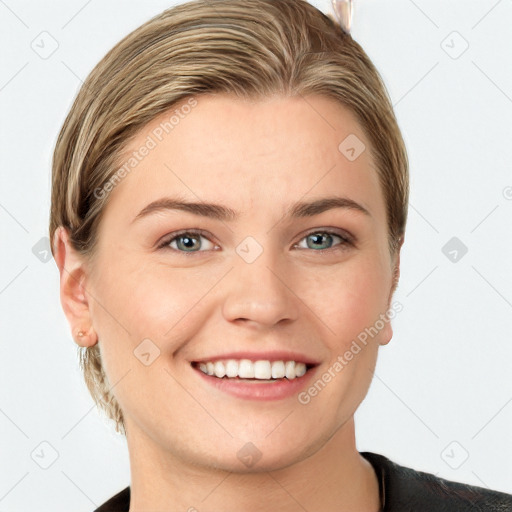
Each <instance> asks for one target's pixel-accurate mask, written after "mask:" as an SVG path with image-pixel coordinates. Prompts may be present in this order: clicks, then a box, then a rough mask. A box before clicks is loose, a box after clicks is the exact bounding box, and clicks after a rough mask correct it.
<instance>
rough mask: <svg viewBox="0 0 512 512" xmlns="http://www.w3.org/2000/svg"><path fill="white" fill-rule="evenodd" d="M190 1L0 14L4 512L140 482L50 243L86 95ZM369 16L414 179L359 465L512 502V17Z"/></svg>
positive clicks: (433, 2) (361, 18)
mask: <svg viewBox="0 0 512 512" xmlns="http://www.w3.org/2000/svg"><path fill="white" fill-rule="evenodd" d="M174 3H176V2H164V1H154V0H153V1H148V2H135V1H129V2H128V1H122V2H121V1H120V0H116V1H112V0H111V1H106V2H99V1H98V0H89V1H82V0H72V1H70V0H67V1H54V2H51V3H49V2H35V1H33V0H32V1H26V2H24V1H22V0H0V52H1V56H2V61H1V66H0V108H1V118H0V119H1V124H0V130H1V132H0V144H1V151H0V159H1V160H0V173H1V183H2V184H1V187H0V230H1V231H0V235H1V243H2V252H1V258H2V260H1V266H0V315H1V317H0V327H1V329H0V333H1V334H0V336H1V344H0V351H1V352H0V361H1V363H0V364H1V371H0V413H1V414H0V429H1V430H0V432H1V436H0V460H1V463H0V464H1V467H0V471H1V472H0V512H5V511H9V512H16V511H27V510H38V511H41V512H44V511H52V512H58V511H69V510H75V511H77V512H87V511H91V510H93V509H94V508H95V507H96V506H98V505H99V504H100V503H102V502H103V501H105V500H106V499H107V498H108V497H110V496H111V495H113V494H114V493H115V492H117V491H118V490H120V489H121V488H123V487H125V486H126V485H128V484H129V464H128V453H127V449H126V443H125V440H124V438H122V437H120V436H119V435H118V434H115V432H114V430H113V427H112V426H111V424H110V423H108V422H107V421H106V420H105V419H103V418H102V417H100V415H99V414H98V413H97V412H96V410H95V409H94V407H93V402H92V399H91V398H90V397H89V394H88V392H87V390H86V387H85V384H83V382H82V377H81V374H80V372H79V369H78V359H77V346H76V345H75V344H74V342H73V341H72V338H71V335H70V332H69V328H68V324H67V321H66V319H65V317H64V314H63V312H62V310H61V307H60V301H59V293H58V271H57V268H56V265H55V263H54V262H53V260H49V261H47V262H46V263H45V262H44V261H41V259H43V260H44V259H45V252H44V251H45V245H44V244H45V241H44V240H43V241H42V242H41V241H40V240H41V239H42V238H44V237H46V235H47V224H48V209H49V197H50V162H51V156H52V151H53V147H54V144H55V142H56V138H57V134H58V132H59V130H60V127H61V125H62V123H63V121H64V118H65V115H66V114H67V112H68V110H69V108H70V106H71V103H72V100H73V99H74V97H75V94H76V93H77V91H78V88H79V86H80V84H81V81H82V80H83V79H84V78H85V77H86V76H87V74H88V73H89V72H90V70H91V69H92V68H93V66H94V65H95V64H96V63H97V62H98V61H99V59H100V58H101V57H102V56H103V55H104V54H105V53H106V52H107V51H108V50H109V49H110V48H111V47H112V46H113V45H114V44H115V43H117V42H118V41H119V40H120V39H121V38H122V37H123V36H125V35H126V34H127V33H128V32H130V31H131V30H133V29H135V28H136V27H137V26H139V25H140V24H141V23H142V22H144V21H146V20H147V19H149V18H150V17H151V16H153V15H155V14H157V13H159V12H160V11H162V10H163V9H165V8H168V7H170V6H171V5H173V4H174ZM312 3H314V4H315V5H316V6H317V7H319V8H321V9H322V10H323V11H324V12H329V9H330V7H329V2H328V1H327V0H325V1H316V2H312ZM355 4H356V5H355V12H354V26H353V31H352V33H353V36H354V38H355V39H356V40H357V41H358V42H359V43H361V45H362V46H363V48H364V49H365V50H366V52H367V53H368V54H369V56H370V58H371V59H372V60H373V61H374V63H375V64H376V66H377V68H378V69H379V71H380V72H381V74H382V76H383V78H384V80H385V82H386V84H387V87H388V90H389V92H390V96H391V98H392V101H393V104H394V106H395V110H396V114H397V117H398V120H399V124H400V127H401V129H402V131H403V134H404V138H405V140H406V144H407V147H408V152H409V158H410V164H411V204H410V212H409V223H408V229H407V235H406V243H405V246H404V248H403V251H402V276H401V282H400V286H399V289H398V291H397V293H396V296H395V299H396V300H398V301H400V302H401V303H402V304H403V311H402V312H401V313H400V314H399V315H398V316H397V317H396V319H395V320H394V321H393V325H394V331H395V335H394V338H393V340H392V341H391V343H390V344H389V345H388V346H386V347H383V348H381V352H380V356H379V361H378V365H377V370H376V374H375V378H374V381H373V383H372V386H371V388H370V392H369V394H368V396H367V398H366V400H365V402H364V403H363V405H362V406H361V408H360V410H359V411H358V413H357V415H356V423H357V438H358V448H359V450H360V451H364V450H368V451H374V452H378V453H382V454H384V455H386V456H388V457H390V458H391V459H392V460H395V461H396V462H398V463H401V464H403V465H407V466H411V467H414V468H416V469H421V470H424V471H428V472H431V473H435V474H437V475H439V476H443V477H445V478H448V479H451V480H458V481H461V482H467V483H471V484H474V485H479V486H483V487H490V488H493V489H497V490H502V491H505V492H509V493H512V439H511V435H510V432H511V431H512V403H511V402H512V375H511V371H510V361H511V356H512V348H511V343H510V342H511V332H512V272H511V261H512V246H511V234H512V233H511V231H512V229H511V226H512V223H511V220H512V172H511V168H512V163H511V162H512V144H511V142H512V128H511V115H512V65H511V64H512V31H511V29H510V27H512V0H500V1H496V0H482V1H475V0H471V1H468V0H457V1H453V0H451V1H449V2H447V1H446V0H414V1H413V0H386V1H379V0H355ZM41 33H43V34H41ZM56 45H58V47H56V49H55V51H54V53H52V54H51V55H49V53H50V52H51V51H52V50H53V46H56ZM466 45H468V47H467V49H466ZM453 237H456V238H457V239H458V240H455V241H454V242H453V241H452V242H451V243H452V244H455V245H453V246H452V245H448V247H447V248H446V249H445V250H444V252H443V247H444V246H445V244H447V243H448V242H449V240H451V239H452V238H453ZM39 244H42V245H39ZM461 244H464V246H466V247H467V253H466V254H464V255H463V256H461V255H462V252H463V251H462V250H461V247H462V246H461ZM34 247H35V249H34V250H33V248H34ZM453 251H456V252H453ZM445 253H446V255H445ZM454 259H455V260H456V261H453V260H454ZM41 443H43V444H41ZM54 459H55V460H54ZM44 466H49V467H48V468H47V469H44Z"/></svg>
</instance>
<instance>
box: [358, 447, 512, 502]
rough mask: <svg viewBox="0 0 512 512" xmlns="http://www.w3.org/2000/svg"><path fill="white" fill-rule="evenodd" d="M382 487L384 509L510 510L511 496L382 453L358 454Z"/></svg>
mask: <svg viewBox="0 0 512 512" xmlns="http://www.w3.org/2000/svg"><path fill="white" fill-rule="evenodd" d="M361 455H363V456H364V457H365V458H366V459H368V460H369V462H370V463H371V464H372V465H373V466H374V468H375V469H376V471H377V474H378V475H380V477H381V479H382V484H383V487H384V512H389V511H400V512H407V511H411V512H412V511H414V512H431V511H433V510H435V511H437V512H453V511H455V510H456V511H457V512H480V511H481V512H484V511H485V512H512V495H511V494H507V493H503V492H499V491H494V490H491V489H485V488H483V487H478V486H474V485H469V484H463V483H460V482H454V481H451V480H446V479H444V478H440V477H437V476H435V475H433V474H431V473H425V472H423V471H417V470H415V469H412V468H408V467H405V466H401V465H400V464H397V463H396V462H393V461H391V460H389V459H388V458H387V457H384V456H383V455H379V454H375V453H370V452H364V453H361Z"/></svg>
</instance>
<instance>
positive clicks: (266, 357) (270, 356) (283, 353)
mask: <svg viewBox="0 0 512 512" xmlns="http://www.w3.org/2000/svg"><path fill="white" fill-rule="evenodd" d="M225 359H249V360H250V361H261V360H263V361H271V362H272V361H295V362H297V363H304V364H307V365H311V366H316V365H318V364H320V363H319V362H318V361H317V360H316V359H314V358H312V357H310V356H307V355H304V354H301V353H300V352H290V351H289V350H272V351H267V352H254V351H252V352H251V351H246V352H227V353H225V354H217V355H212V356H207V357H201V358H200V359H194V360H193V361H192V362H193V363H206V362H208V361H211V362H212V363H213V362H215V361H220V360H225Z"/></svg>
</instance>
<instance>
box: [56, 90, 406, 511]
mask: <svg viewBox="0 0 512 512" xmlns="http://www.w3.org/2000/svg"><path fill="white" fill-rule="evenodd" d="M196 99H197V100H198V104H197V106H196V107H194V108H193V109H192V111H191V113H190V114H189V115H188V116H186V117H185V118H184V119H182V120H181V121H180V123H179V125H177V126H176V127H175V128H174V130H173V131H172V132H171V133H170V134H168V135H167V136H165V137H164V138H163V140H162V141H161V142H159V144H158V145H157V147H155V148H154V149H152V150H151V151H150V152H149V154H148V155H147V156H146V157H145V158H144V159H143V160H142V161H141V162H140V163H139V164H138V165H137V167H136V168H135V169H134V170H133V171H132V172H131V173H129V174H128V175H127V176H126V177H125V178H124V179H123V180H122V181H121V182H120V183H119V184H118V185H117V186H116V187H115V189H114V190H113V191H112V192H111V193H110V200H109V203H108V205H107V207H106V209H105V211H104V215H103V218H102V221H101V223H100V226H99V231H98V237H99V238H98V246H97V252H96V253H95V258H94V260H92V261H87V260H85V259H84V258H82V257H80V255H78V254H77V253H76V252H75V251H74V250H73V249H72V248H71V247H70V245H69V241H68V237H67V233H66V231H65V230H64V229H63V228H59V230H58V231H57V233H56V237H55V247H56V249H57V254H56V261H57V264H58V266H59V269H60V273H61V301H62V305H63V309H64V311H65V313H66V316H67V318H68V320H69V323H70V326H71V329H72V332H73V333H76V332H77V331H78V330H80V329H81V330H84V331H86V332H87V334H86V336H84V337H82V339H78V338H77V343H79V344H80V345H82V346H92V345H94V344H95V343H97V342H98V340H101V343H100V347H101V354H102V359H103V364H104V365H105V369H106V373H107V376H108V378H109V381H110V383H112V384H116V385H115V388H114V389H113V394H114V395H115V397H116V399H117V400H118V402H119V404H120V406H121V408H122V410H123V413H124V417H125V424H126V429H127V443H128V448H129V453H130V465H131V491H132V498H131V505H130V512H142V511H143V510H188V509H189V508H190V507H195V509H197V510H199V511H201V512H203V511H207V510H208V511H232V510H244V511H248V512H253V511H264V510H265V511H266V510H272V509H275V508H276V507H275V505H276V503H279V510H280V511H282V512H288V511H297V510H302V509H305V510H308V511H310V512H313V511H322V512H327V511H338V512H339V511H352V510H360V511H367V512H376V511H377V510H379V496H378V482H377V479H376V475H375V473H374V471H373V468H372V467H371V465H370V464H369V463H368V462H367V461H366V460H365V459H364V458H363V457H362V456H360V455H359V453H358V451H357V449H356V445H355V436H354V419H353V415H354V412H355V411H356V409H357V407H358V406H359V404H360V403H361V401H362V400H363V398H364V396H365V395H366V393H367V391H368V388H369V385H370V382H371V378H372V372H373V370H374V367H375V363H376V358H377V354H378V349H379V346H381V345H385V344H387V343H388V342H389V341H390V339H391V338H392V335H393V332H392V327H391V323H390V322H385V326H384V328H382V329H381V330H380V331H379V333H378V334H377V335H376V336H375V337H373V338H371V339H369V342H368V344H367V345H366V346H363V348H362V350H361V351H360V352H359V353H358V354H357V355H355V356H354V358H353V359H352V360H351V361H350V362H349V363H348V364H347V365H346V366H345V367H344V368H343V370H342V371H340V372H337V373H336V377H335V378H333V379H332V380H331V382H330V383H329V384H328V385H326V386H325V387H324V388H323V389H322V390H321V392H319V393H318V394H317V396H315V397H314V398H312V399H311V401H310V402H309V403H308V404H305V405H304V404H301V403H300V402H299V401H298V400H297V396H293V397H291V398H286V399H282V400H272V401H255V400H247V399H241V398H236V397H233V396H231V395H228V394H226V393H224V392H221V391H219V390H217V389H215V388H213V387H212V386H210V385H208V384H206V383H205V382H204V380H203V379H202V378H200V376H198V374H197V373H196V371H195V370H193V369H192V368H191V365H190V361H193V360H198V359H201V358H203V357H204V356H211V355H214V354H223V353H224V354H225V353H227V352H231V351H236V350H251V351H263V350H277V349H289V350H294V351H299V352H302V353H304V354H307V355H309V356H311V357H313V358H314V359H315V360H317V361H319V363H320V366H319V367H318V368H317V369H316V370H315V371H317V372H318V373H317V375H318V377H321V375H322V374H323V373H325V372H326V371H327V370H328V368H330V367H332V366H333V364H334V362H335V361H336V360H337V358H338V356H339V355H342V354H344V353H345V352H346V350H348V348H349V347H350V345H351V343H352V341H353V340H355V339H356V338H357V336H358V334H359V333H361V332H362V331H364V329H365V328H367V327H369V326H372V325H374V324H375V322H376V320H377V319H378V318H379V315H381V314H384V313H385V312H386V311H387V310H388V309H389V307H390V304H391V298H392V294H393V292H394V289H395V287H396V282H397V281H395V280H394V276H397V275H398V269H399V252H398V253H397V254H396V255H395V256H393V257H392V255H390V253H389V250H388V238H387V236H388V231H387V220H386V210H385V202H384V196H383V193H382V190H381V187H380V185H379V181H378V176H377V172H376V170H375V166H374V162H373V160H372V157H371V153H370V151H369V148H370V142H369V140H368V139H367V138H366V137H365V135H364V133H363V131H362V128H361V127H360V125H359V124H358V122H357V120H356V118H355V117H354V115H353V114H352V113H351V112H350V111H349V110H347V109H346V108H344V107H343V106H341V105H339V104H338V103H337V102H335V101H333V100H331V99H329V98H325V97H322V96H310V97H307V98H301V97H298V98H285V97H280V96H275V97H272V98H269V99H266V100H258V101H245V100H241V99H237V98H234V97H231V96H226V95H216V96H213V95H202V96H198V97H197V98H196ZM174 108H176V107H173V110H174ZM168 118H169V115H168V114H166V115H163V116H161V118H157V119H154V120H153V121H152V122H151V123H150V124H149V125H147V126H146V127H145V128H144V129H143V130H141V131H140V133H139V134H138V135H137V136H136V138H135V139H133V140H132V141H131V142H130V144H129V146H128V147H127V149H128V150H129V151H135V150H137V149H138V148H140V147H141V146H142V145H143V144H144V142H145V141H146V138H147V136H148V135H150V134H151V133H152V130H154V129H155V127H157V126H158V125H159V124H160V122H161V121H162V120H163V119H168ZM248 120H250V121H249V122H248ZM349 134H356V135H357V137H358V138H359V139H360V140H362V141H363V142H364V144H365V145H366V150H365V151H363V153H362V154H361V155H360V156H359V157H358V158H357V159H356V160H354V161H349V160H348V159H347V158H346V157H345V156H344V155H343V154H342V153H341V152H340V151H339V150H338V146H339V144H340V143H341V142H342V141H343V140H344V139H345V138H346V137H347V136H348V135H349ZM333 192H336V195H339V196H343V197H347V198H350V199H352V200H354V201H356V202H358V203H359V204H361V205H362V206H364V207H365V208H366V209H367V210H368V212H369V214H370V215H365V214H364V213H362V212H359V211H357V210H353V209H342V208H336V209H331V210H328V211H325V212H323V213H320V214H318V215H316V216H313V217H310V218H297V219H289V218H287V217H286V214H287V212H288V210H289V207H290V205H291V204H292V203H295V202H296V201H299V200H302V201H304V200H312V199H318V198H322V197H326V196H332V195H333ZM178 193H179V194H181V195H182V196H183V197H185V198H187V199H188V200H191V201H206V202H214V203H219V204H222V205H224V206H227V207H230V208H232V209H235V210H237V211H239V212H240V217H239V218H238V219H237V220H236V221H220V220H216V219H212V218H205V217H200V216H196V215H193V214H191V213H187V212H183V211H176V210H175V211H160V212H158V213H155V214H153V215H149V216H147V217H144V218H142V219H139V220H137V221H135V222H132V221H133V219H134V218H135V217H136V216H137V214H138V213H139V212H140V211H141V210H142V209H143V208H144V207H145V206H146V205H147V204H149V203H150V202H152V201H154V200H156V199H159V198H161V197H163V196H166V195H175V194H178ZM194 228H195V229H201V230H204V231H205V232H206V234H205V237H204V238H203V237H200V238H199V239H194V241H195V244H194V247H195V248H197V247H200V248H199V249H198V250H197V251H196V252H195V253H194V254H185V251H186V249H184V248H183V239H178V240H177V239H174V242H173V243H172V244H171V247H173V248H174V249H175V250H174V251H172V249H170V248H167V249H156V248H155V246H156V245H157V242H159V241H164V240H165V239H164V237H165V236H166V235H169V234H172V233H173V232H176V231H178V230H182V229H194ZM326 228H331V230H339V232H340V234H341V235H343V233H344V232H347V233H349V234H350V235H352V236H353V238H354V239H355V241H354V243H353V244H345V245H341V247H342V248H341V249H339V247H340V243H341V242H342V240H341V239H338V238H336V236H333V238H332V239H329V237H327V238H326V239H321V240H320V242H317V245H315V241H314V240H313V241H311V240H310V242H309V246H308V238H307V235H310V234H313V233H318V232H320V233H322V230H325V229H326ZM247 236H252V237H253V238H254V239H256V240H257V242H258V243H259V244H260V246H261V247H262V249H263V252H262V253H261V255H260V256H259V257H258V258H257V259H256V260H255V261H254V262H252V263H247V262H246V261H245V260H244V259H243V258H241V257H240V256H239V255H238V254H237V252H236V248H237V246H238V245H239V244H240V243H241V242H242V241H243V240H244V239H245V238H246V237H247ZM170 238H172V236H169V237H167V240H169V239H170ZM180 242H181V243H180ZM318 244H319V245H320V248H318ZM215 248H216V249H215ZM180 250H181V251H182V252H179V251H180ZM146 338H149V339H150V340H151V341H152V343H153V344H154V345H155V346H156V347H158V349H159V350H160V354H159V357H157V358H156V359H155V360H154V361H153V362H152V363H151V364H150V365H149V366H146V365H144V364H141V362H140V360H139V359H138V358H137V357H135V356H134V350H135V349H136V347H137V346H138V345H139V344H140V343H141V341H142V340H144V339H146ZM376 421H378V419H376ZM377 424H378V423H377ZM248 442H252V443H253V444H254V445H255V446H256V447H257V449H258V450H259V451H260V452H261V454H262V457H261V459H260V460H259V461H258V462H257V463H256V464H254V465H253V466H251V467H247V466H246V465H244V464H243V463H242V462H241V461H240V460H239V458H238V457H237V452H238V451H239V450H240V449H241V448H242V447H243V446H244V445H245V444H246V443H248ZM301 507H303V508H301ZM191 510H193V509H191Z"/></svg>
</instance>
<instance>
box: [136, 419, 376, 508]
mask: <svg viewBox="0 0 512 512" xmlns="http://www.w3.org/2000/svg"><path fill="white" fill-rule="evenodd" d="M131 427H132V428H130V429H127V442H128V447H129V453H130V468H131V485H130V490H131V498H130V512H143V511H147V510H172V511H174V510H187V511H196V512H200V511H203V510H206V509H208V510H234V509H238V510H244V511H246V512H263V511H267V510H272V509H274V510H276V509H277V508H278V509H279V510H280V512H292V511H293V512H296V511H297V510H300V509H303V510H307V511H308V512H316V511H318V512H320V511H322V512H326V511H333V512H334V511H337V512H344V511H347V512H348V511H353V510H358V511H361V512H377V511H378V510H380V500H379V484H378V481H377V477H376V475H375V472H374V470H373V468H372V466H371V464H370V463H369V462H368V461H367V460H366V459H364V458H363V457H362V456H361V455H360V454H359V453H358V451H357V449H356V446H355V436H354V422H353V419H351V420H349V421H348V422H347V423H345V424H344V425H343V426H342V427H341V428H340V429H339V430H338V431H337V432H336V433H335V434H334V436H332V437H331V438H330V439H329V440H328V441H327V442H326V443H325V444H324V445H323V447H322V448H321V449H320V450H318V451H317V452H316V453H314V454H313V455H311V456H309V457H308V458H305V459H303V460H299V461H298V462H296V463H294V464H291V465H289V466H287V467H285V468H279V469H276V470H272V471H265V472H259V473H239V472H234V471H233V472H232V471H225V470H221V469H218V468H214V467H207V466H198V465H191V464H190V463H187V462H186V461H184V460H183V459H182V458H180V457H179V456H177V455H176V454H175V453H171V452H170V451H166V450H164V449H163V448H162V447H161V446H158V445H156V444H155V443H154V441H153V440H151V439H150V438H148V437H147V436H145V435H143V433H142V432H141V431H137V429H136V428H135V429H134V428H133V425H131ZM276 504H278V507H277V506H276Z"/></svg>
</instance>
